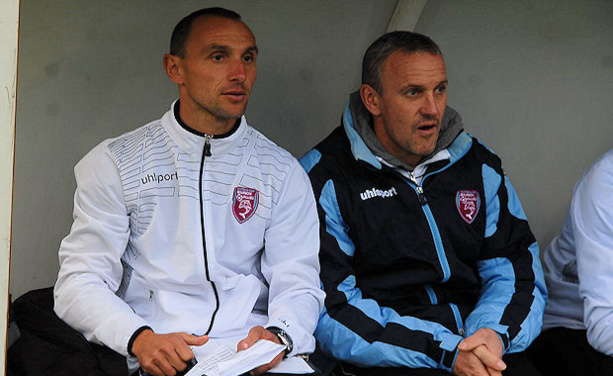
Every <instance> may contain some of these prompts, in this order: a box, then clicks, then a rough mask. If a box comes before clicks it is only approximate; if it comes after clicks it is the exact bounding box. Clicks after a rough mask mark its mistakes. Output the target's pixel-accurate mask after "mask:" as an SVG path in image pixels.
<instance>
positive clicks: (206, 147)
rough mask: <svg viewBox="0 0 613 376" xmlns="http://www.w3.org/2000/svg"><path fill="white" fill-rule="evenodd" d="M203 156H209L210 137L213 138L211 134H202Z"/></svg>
mask: <svg viewBox="0 0 613 376" xmlns="http://www.w3.org/2000/svg"><path fill="white" fill-rule="evenodd" d="M204 137H205V139H204V156H205V157H210V156H211V138H213V136H211V135H208V134H207V135H205V136H204Z"/></svg>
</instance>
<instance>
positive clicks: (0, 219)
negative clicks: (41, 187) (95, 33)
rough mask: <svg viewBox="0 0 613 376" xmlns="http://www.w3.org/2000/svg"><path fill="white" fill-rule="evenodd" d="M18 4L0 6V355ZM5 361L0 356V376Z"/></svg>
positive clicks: (0, 348) (15, 0)
mask: <svg viewBox="0 0 613 376" xmlns="http://www.w3.org/2000/svg"><path fill="white" fill-rule="evenodd" d="M18 30H19V0H5V1H2V2H0V312H2V314H0V338H1V340H0V354H5V353H6V351H5V349H6V323H7V312H8V311H7V309H8V290H9V257H10V247H11V209H12V197H13V157H14V154H13V152H14V145H15V105H16V103H15V101H16V99H17V92H16V90H17V40H18V35H17V33H18ZM5 362H6V359H5V357H4V356H0V374H2V375H4V368H5Z"/></svg>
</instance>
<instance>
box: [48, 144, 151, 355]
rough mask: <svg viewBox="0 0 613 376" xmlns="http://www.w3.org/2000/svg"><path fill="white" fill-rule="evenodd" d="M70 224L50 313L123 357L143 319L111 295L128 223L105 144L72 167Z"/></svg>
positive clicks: (118, 278) (117, 283)
mask: <svg viewBox="0 0 613 376" xmlns="http://www.w3.org/2000/svg"><path fill="white" fill-rule="evenodd" d="M75 178H76V182H77V188H76V191H75V195H74V210H73V219H74V221H73V225H72V228H71V230H70V233H69V235H68V236H66V238H64V239H63V241H62V242H61V245H60V249H59V253H58V255H59V261H60V270H59V273H58V279H57V282H56V284H55V289H54V297H55V306H54V309H55V312H56V313H57V315H58V316H59V317H60V318H62V319H63V320H64V321H65V322H66V323H68V324H69V325H70V326H72V327H73V328H75V329H76V330H78V331H79V332H81V333H82V334H83V335H84V336H85V338H87V339H88V340H89V341H92V342H95V343H101V344H104V345H106V346H108V347H110V348H112V349H113V350H115V351H116V352H118V353H120V354H122V355H125V356H127V355H128V350H127V346H128V342H129V339H130V337H131V336H132V334H133V333H134V332H135V331H136V330H137V329H138V328H140V327H142V326H145V325H146V322H145V321H144V320H143V319H142V318H140V317H139V316H137V315H136V314H135V313H134V312H133V311H132V309H131V308H130V307H129V306H128V305H127V304H126V303H125V302H124V301H122V300H121V299H120V298H119V297H118V296H117V295H116V294H115V291H117V290H118V288H119V286H120V283H121V278H122V274H123V267H122V264H121V256H122V255H123V253H124V251H125V249H126V244H127V242H128V237H129V222H128V214H127V209H126V205H125V202H124V197H123V190H122V186H121V179H120V177H119V172H118V170H117V168H116V166H115V163H114V161H113V160H112V157H111V156H110V154H109V152H108V148H107V146H106V144H105V143H103V144H101V145H99V146H98V147H96V148H94V149H93V150H92V151H91V152H90V153H89V154H88V155H86V156H85V157H84V158H83V159H82V160H81V161H80V162H79V163H78V164H77V166H76V167H75Z"/></svg>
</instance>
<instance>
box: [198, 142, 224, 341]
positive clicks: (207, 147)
mask: <svg viewBox="0 0 613 376" xmlns="http://www.w3.org/2000/svg"><path fill="white" fill-rule="evenodd" d="M204 137H205V139H204V148H203V150H202V158H201V159H200V177H199V179H198V180H199V181H198V188H199V189H198V190H199V195H200V228H201V231H202V249H203V252H204V270H205V272H206V280H207V281H209V282H210V283H211V287H212V288H213V292H214V293H215V310H214V311H213V314H212V315H211V322H210V324H209V328H208V329H207V330H206V332H205V333H204V334H205V335H208V334H209V333H210V332H211V330H212V329H213V323H214V322H215V316H217V311H219V294H218V292H217V287H216V286H215V282H213V281H212V280H211V274H210V272H209V260H208V257H207V251H206V237H205V235H206V232H205V229H204V197H203V192H204V190H203V188H204V187H203V176H204V160H205V159H206V157H210V156H211V138H213V136H211V135H208V134H207V135H204Z"/></svg>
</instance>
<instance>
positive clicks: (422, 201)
mask: <svg viewBox="0 0 613 376" xmlns="http://www.w3.org/2000/svg"><path fill="white" fill-rule="evenodd" d="M409 179H411V182H412V183H413V184H415V189H417V196H418V197H419V203H420V204H421V206H424V205H426V204H427V203H428V200H426V196H425V195H424V190H423V189H422V188H421V185H419V183H417V179H415V175H413V171H409Z"/></svg>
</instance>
